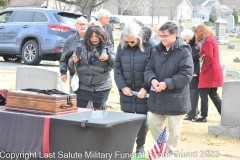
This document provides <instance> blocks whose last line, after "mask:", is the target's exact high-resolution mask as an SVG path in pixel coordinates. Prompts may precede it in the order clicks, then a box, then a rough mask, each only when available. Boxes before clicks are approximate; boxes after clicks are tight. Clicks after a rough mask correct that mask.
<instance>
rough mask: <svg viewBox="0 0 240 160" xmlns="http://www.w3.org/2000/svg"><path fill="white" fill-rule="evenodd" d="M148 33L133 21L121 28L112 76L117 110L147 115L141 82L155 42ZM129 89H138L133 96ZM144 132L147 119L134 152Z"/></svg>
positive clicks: (140, 149)
mask: <svg viewBox="0 0 240 160" xmlns="http://www.w3.org/2000/svg"><path fill="white" fill-rule="evenodd" d="M150 37H151V32H146V31H145V30H144V29H143V28H142V27H140V26H139V25H137V24H136V23H133V22H130V23H127V24H126V25H125V27H124V28H123V33H122V37H121V42H120V44H119V45H118V48H117V54H116V57H115V64H114V78H115V82H116V85H117V87H118V89H119V94H120V105H121V110H122V111H124V112H128V113H138V114H145V115H147V111H148V106H147V98H145V96H146V94H147V93H148V92H149V90H150V86H149V85H148V84H146V83H144V74H143V73H144V70H145V66H146V64H147V63H148V60H149V57H150V54H151V50H152V49H153V48H154V46H155V44H154V43H151V42H149V38H150ZM132 91H136V92H138V93H137V95H134V94H133V92H132ZM147 131H148V122H147V120H146V121H145V122H144V123H143V124H142V126H141V128H140V129H139V131H138V135H137V140H136V143H137V148H136V153H137V154H143V152H144V144H145V138H146V135H147Z"/></svg>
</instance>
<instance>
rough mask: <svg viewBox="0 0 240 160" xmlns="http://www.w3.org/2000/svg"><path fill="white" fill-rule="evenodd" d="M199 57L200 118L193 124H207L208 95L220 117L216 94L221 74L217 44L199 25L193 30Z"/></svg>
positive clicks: (218, 101) (208, 32)
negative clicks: (200, 63) (202, 59)
mask: <svg viewBox="0 0 240 160" xmlns="http://www.w3.org/2000/svg"><path fill="white" fill-rule="evenodd" d="M194 34H195V36H196V42H197V46H196V47H197V48H198V49H199V50H200V52H199V56H200V57H203V56H204V57H205V58H204V61H203V64H202V67H200V74H199V84H198V88H199V90H200V98H201V116H200V117H199V118H198V119H196V120H195V122H207V116H208V95H209V97H210V98H211V100H212V101H213V103H214V105H215V107H216V108H217V111H218V113H219V114H220V115H221V103H222V101H221V99H220V97H219V95H218V93H217V89H218V87H222V84H223V74H222V68H221V65H220V60H219V49H218V43H217V41H216V40H215V39H214V35H213V33H212V31H211V30H210V29H209V28H208V27H207V26H205V25H203V24H200V25H198V26H197V28H196V29H195V30H194Z"/></svg>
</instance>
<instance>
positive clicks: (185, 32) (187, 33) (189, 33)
mask: <svg viewBox="0 0 240 160" xmlns="http://www.w3.org/2000/svg"><path fill="white" fill-rule="evenodd" d="M183 36H184V37H188V38H189V39H192V38H193V36H194V33H193V31H192V30H191V29H184V30H183V31H182V32H181V37H183Z"/></svg>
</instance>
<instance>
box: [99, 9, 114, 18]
mask: <svg viewBox="0 0 240 160" xmlns="http://www.w3.org/2000/svg"><path fill="white" fill-rule="evenodd" d="M110 15H111V13H110V12H109V11H108V10H106V9H100V10H99V12H98V19H100V18H103V17H107V16H110Z"/></svg>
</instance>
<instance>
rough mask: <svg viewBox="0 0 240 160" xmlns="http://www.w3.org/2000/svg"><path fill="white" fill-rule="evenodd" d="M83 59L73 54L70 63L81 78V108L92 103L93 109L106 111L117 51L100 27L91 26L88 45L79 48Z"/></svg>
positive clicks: (79, 101)
mask: <svg viewBox="0 0 240 160" xmlns="http://www.w3.org/2000/svg"><path fill="white" fill-rule="evenodd" d="M79 47H80V48H81V49H80V50H81V55H76V54H75V53H74V54H73V56H72V58H70V59H69V63H68V64H69V67H71V68H75V67H76V71H77V74H78V77H79V88H78V90H76V91H75V93H76V94H77V106H78V107H81V108H86V107H87V104H88V102H89V101H92V102H93V107H94V108H96V109H103V108H102V105H103V103H104V102H106V101H107V99H108V95H109V92H110V90H111V88H112V80H111V76H110V70H111V68H113V65H114V60H115V56H114V50H113V48H112V45H111V44H109V38H108V35H107V33H106V32H105V31H104V29H103V28H102V27H100V26H90V27H89V28H88V29H87V31H86V33H85V35H84V42H83V44H82V45H80V46H79Z"/></svg>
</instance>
